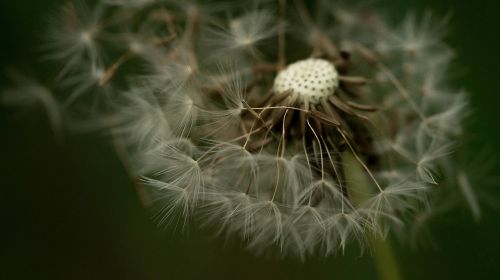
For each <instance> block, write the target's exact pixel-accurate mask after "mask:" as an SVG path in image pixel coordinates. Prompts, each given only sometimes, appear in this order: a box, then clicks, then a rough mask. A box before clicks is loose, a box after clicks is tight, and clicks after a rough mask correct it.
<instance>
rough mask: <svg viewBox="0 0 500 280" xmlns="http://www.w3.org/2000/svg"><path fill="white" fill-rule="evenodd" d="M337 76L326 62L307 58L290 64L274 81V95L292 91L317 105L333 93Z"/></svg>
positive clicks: (337, 84) (337, 79) (331, 65)
mask: <svg viewBox="0 0 500 280" xmlns="http://www.w3.org/2000/svg"><path fill="white" fill-rule="evenodd" d="M338 86H339V75H338V72H337V69H336V68H335V66H334V65H333V64H332V63H330V62H329V61H327V60H324V59H316V58H308V59H304V60H299V61H297V62H295V63H292V64H290V65H289V66H288V67H287V68H285V69H284V70H282V71H281V72H279V73H278V75H277V76H276V79H275V80H274V86H273V90H274V92H275V93H282V92H285V91H292V92H294V93H297V94H298V95H299V97H300V98H301V99H303V98H304V97H308V98H309V100H310V102H311V103H319V100H320V99H321V98H323V97H328V96H330V95H333V94H334V93H335V90H336V88H337V87H338Z"/></svg>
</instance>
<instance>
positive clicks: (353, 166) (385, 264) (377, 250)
mask: <svg viewBox="0 0 500 280" xmlns="http://www.w3.org/2000/svg"><path fill="white" fill-rule="evenodd" d="M342 160H343V162H344V164H345V166H348V167H349V168H346V169H344V172H345V177H346V182H349V187H348V190H349V195H350V198H351V201H352V203H353V205H355V206H356V205H360V204H361V203H363V202H364V201H366V200H367V199H368V198H370V197H371V195H372V194H373V193H374V192H377V191H378V189H377V188H374V187H373V186H372V185H371V184H370V181H369V179H368V177H367V175H366V172H365V170H364V169H363V167H362V165H361V163H360V162H359V161H358V159H356V157H355V156H354V155H353V154H352V153H351V152H344V153H343V155H342ZM368 240H369V241H370V244H371V246H372V249H373V259H374V262H375V266H376V269H377V271H378V275H379V279H381V280H401V279H402V277H401V273H400V271H399V267H398V263H397V260H396V256H395V254H394V251H393V250H392V246H391V243H390V240H389V238H387V239H385V240H383V239H381V238H380V237H378V236H375V235H374V234H369V236H368Z"/></svg>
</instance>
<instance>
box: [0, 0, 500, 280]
mask: <svg viewBox="0 0 500 280" xmlns="http://www.w3.org/2000/svg"><path fill="white" fill-rule="evenodd" d="M62 2H63V1H60V0H15V1H7V0H2V1H0V32H1V34H0V83H1V84H0V88H5V87H6V86H7V85H8V79H7V78H6V76H5V75H4V74H5V73H6V72H8V71H10V70H13V69H14V70H19V71H22V72H23V73H27V74H28V75H33V76H35V77H36V76H38V77H40V75H39V74H37V73H42V75H41V77H42V78H43V72H44V71H43V69H44V67H46V65H44V62H43V61H42V60H40V59H39V57H40V48H39V45H40V43H41V40H42V34H43V32H44V29H45V23H46V19H47V18H48V17H49V16H50V15H51V12H52V11H54V10H55V9H56V8H57V7H58V6H59V5H60V4H61V3H62ZM375 4H376V5H377V6H380V7H382V8H383V9H384V10H385V11H386V12H387V14H386V15H387V17H389V18H390V19H392V20H394V21H395V22H397V21H398V20H399V19H401V18H402V17H403V15H404V14H405V13H406V12H407V11H409V10H414V11H417V12H423V11H425V10H426V9H428V10H431V11H434V12H435V13H436V14H437V15H446V14H447V13H448V12H452V14H453V17H452V22H451V24H450V34H449V36H448V38H447V41H448V42H449V44H451V45H452V46H453V47H454V48H455V49H456V51H457V53H458V59H457V61H456V65H457V68H456V69H453V70H454V72H456V73H453V74H456V75H457V76H456V77H457V78H456V79H455V84H454V86H456V87H463V88H465V89H467V90H468V91H469V92H470V93H471V95H470V98H471V103H472V107H473V110H474V114H473V119H472V121H471V122H469V124H468V125H467V128H466V129H467V135H468V137H470V139H471V140H470V141H468V144H467V146H466V149H467V150H468V152H469V153H470V154H474V153H476V152H477V153H479V152H483V151H484V150H485V149H486V150H487V151H489V156H490V157H491V158H493V159H498V158H499V155H500V145H499V143H500V125H499V122H500V115H499V112H500V110H499V106H500V87H499V85H500V33H499V29H500V20H499V17H498V15H499V14H500V1H497V0H477V1H466V0H439V1H436V0H418V1H417V0H405V1H401V0H379V1H376V2H375ZM0 106H1V105H0ZM497 162H498V161H497ZM0 165H1V166H0V178H1V180H0V182H1V183H0V190H1V195H0V201H1V209H2V210H1V212H0V213H1V214H0V215H1V216H0V217H1V220H0V225H1V226H0V232H1V235H0V236H1V237H2V242H1V245H0V248H1V249H0V258H1V259H0V265H1V267H0V279H263V280H264V279H273V280H278V279H377V274H376V270H375V267H374V265H373V261H372V258H371V256H370V255H369V254H365V255H363V256H360V255H359V254H357V252H350V251H348V252H346V254H345V255H342V254H339V255H338V256H332V257H329V258H327V259H316V260H309V261H307V262H305V263H299V262H297V261H294V260H266V259H262V258H256V257H253V256H252V255H251V254H247V253H245V252H244V251H241V250H240V249H239V248H238V246H237V244H233V243H231V242H224V241H223V240H217V239H215V240H213V239H211V238H208V237H207V235H206V234H205V233H200V232H197V231H196V230H190V231H189V234H186V233H179V232H175V231H172V230H171V229H158V228H157V227H156V226H155V225H154V224H153V223H152V222H151V218H150V217H151V215H150V214H151V213H149V212H148V211H147V210H145V209H144V208H143V207H142V206H141V204H140V202H139V200H138V198H137V195H136V191H135V189H134V186H133V184H132V183H131V180H130V179H129V178H128V176H127V174H126V172H125V169H124V168H123V166H122V164H121V162H120V160H119V159H118V158H117V156H116V155H115V154H114V152H113V148H112V147H111V146H110V145H109V144H108V143H107V142H106V141H105V139H104V137H102V136H101V135H97V134H92V135H73V136H69V137H66V139H65V142H64V144H63V145H60V144H57V143H56V142H55V141H54V135H53V133H52V131H51V129H50V127H49V125H48V121H47V118H46V116H45V114H44V112H43V109H42V108H38V107H35V108H32V109H31V110H24V109H19V108H8V107H4V106H2V107H0ZM476 168H477V169H478V170H480V169H482V168H491V169H492V170H493V172H492V174H491V176H492V178H494V177H493V176H494V175H496V174H494V173H495V171H500V166H477V167H476ZM497 174H500V172H497ZM486 179H490V178H485V180H486ZM499 185H500V182H499ZM477 187H478V188H480V189H481V188H482V189H483V190H484V191H485V193H488V194H489V195H488V197H489V198H490V199H489V200H490V201H498V202H499V203H500V195H499V193H500V192H499V189H500V186H499V188H496V189H495V188H490V189H485V188H486V186H481V185H478V186H477ZM483 210H484V213H483V218H482V220H481V222H480V223H474V222H473V219H472V218H471V216H470V214H469V213H468V212H467V211H466V210H465V209H464V210H459V211H456V212H454V213H452V214H450V215H447V216H443V218H441V219H439V220H438V221H435V222H434V223H433V225H432V232H433V233H434V240H435V243H436V244H437V245H438V246H437V248H428V249H425V248H424V249H420V250H416V251H415V250H411V249H409V248H408V247H403V246H397V247H396V248H395V249H396V254H397V259H398V262H399V264H400V266H401V271H402V274H403V277H404V279H429V280H430V279H500V219H499V218H500V215H499V214H500V210H499V209H498V208H496V209H495V207H494V205H491V203H489V206H486V204H485V205H484V207H483Z"/></svg>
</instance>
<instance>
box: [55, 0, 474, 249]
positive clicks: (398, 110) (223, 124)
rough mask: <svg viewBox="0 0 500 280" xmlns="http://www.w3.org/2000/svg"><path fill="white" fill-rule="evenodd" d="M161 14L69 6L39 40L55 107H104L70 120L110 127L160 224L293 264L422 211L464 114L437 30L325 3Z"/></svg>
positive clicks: (109, 5) (190, 8) (115, 0)
mask: <svg viewBox="0 0 500 280" xmlns="http://www.w3.org/2000/svg"><path fill="white" fill-rule="evenodd" d="M174 2H175V1H168V0H165V1H147V0H138V1H132V0H128V1H124V0H106V1H101V2H100V3H99V4H97V6H96V7H95V8H94V10H93V11H87V9H83V7H84V6H82V8H79V6H75V5H70V6H68V7H67V8H65V9H63V20H64V21H69V22H66V24H65V25H63V26H64V27H61V25H57V27H56V28H55V29H52V31H51V33H50V34H51V35H50V38H51V39H50V42H51V44H50V47H51V50H53V51H52V52H51V54H50V58H52V59H55V60H59V61H60V62H61V63H62V65H63V67H62V70H61V74H60V77H61V85H62V86H64V87H65V88H66V89H67V88H69V89H70V92H73V94H72V95H70V97H69V101H70V102H71V103H73V102H75V103H78V100H79V99H92V98H93V96H95V95H101V96H107V97H106V101H105V102H104V103H100V105H99V106H97V107H91V106H90V105H87V107H85V106H83V108H86V109H87V110H88V111H89V112H90V111H92V115H93V116H100V115H102V116H110V115H111V116H112V117H111V119H112V120H113V121H110V122H108V123H107V127H108V128H109V129H110V131H111V134H112V135H113V138H114V140H115V141H118V142H120V143H121V144H122V145H123V146H124V147H125V149H124V150H125V152H126V154H127V159H126V160H128V161H129V165H130V166H131V167H132V170H130V171H131V172H132V173H133V175H134V176H137V177H138V178H140V179H139V181H140V183H141V184H142V185H144V186H145V187H146V188H148V190H150V198H149V199H150V202H151V204H152V205H153V206H154V207H155V209H159V210H158V212H157V215H156V217H157V218H158V221H159V223H160V224H171V223H172V221H182V223H188V222H194V223H195V224H197V225H200V226H202V227H210V228H215V229H216V232H217V233H218V234H225V235H228V236H239V237H240V238H241V240H242V242H243V243H244V244H246V245H247V246H248V248H250V249H251V250H253V251H254V252H257V253H267V252H269V251H273V250H274V251H277V252H279V253H280V254H283V255H285V254H291V255H296V256H299V257H301V258H305V257H307V256H309V255H330V254H335V253H336V252H338V251H342V250H344V248H346V246H348V244H350V243H358V244H360V245H361V246H363V245H365V244H366V243H367V242H368V239H369V238H370V237H371V236H385V234H386V233H387V231H390V230H391V229H392V228H394V229H396V228H401V227H402V226H404V225H407V224H412V223H413V222H414V221H416V218H412V217H415V216H416V215H417V214H418V211H419V210H420V209H423V208H425V209H428V208H426V206H427V205H428V203H429V201H432V199H431V200H429V196H431V195H432V193H430V192H429V188H430V186H432V188H434V187H435V186H437V187H439V186H440V184H441V182H442V179H445V178H443V177H444V176H442V175H443V174H442V171H443V170H445V169H449V167H450V166H453V162H452V160H451V159H450V158H449V154H451V152H452V150H453V149H452V148H453V147H454V142H455V140H456V139H459V137H460V136H461V134H462V132H463V131H462V129H461V123H462V120H463V119H464V117H466V115H467V98H466V95H465V94H464V93H463V92H462V91H456V93H455V92H454V90H453V89H451V88H450V87H449V86H447V85H446V84H447V81H446V79H447V72H448V65H449V63H450V62H451V58H452V57H453V52H452V51H451V50H450V48H449V47H447V46H446V44H444V43H443V41H442V37H443V35H444V28H443V27H444V25H443V24H444V21H443V22H439V21H438V22H436V21H434V20H433V18H432V17H431V16H430V14H425V16H424V17H423V19H419V18H418V17H417V16H416V15H415V14H410V15H409V16H408V17H407V19H406V20H404V21H403V23H402V24H400V25H399V26H400V27H395V26H392V25H391V24H388V23H387V22H385V21H384V19H383V18H381V17H380V16H379V14H378V13H377V11H374V10H370V9H369V8H363V9H359V8H356V7H352V6H351V5H350V4H349V3H341V5H340V4H339V5H332V4H331V3H330V2H328V1H318V3H314V4H312V5H311V6H316V8H317V9H316V11H317V12H316V14H311V13H310V10H311V9H310V7H308V6H306V5H304V4H303V3H301V1H295V3H294V5H292V4H290V3H287V1H277V4H275V3H274V2H272V3H271V2H270V1H248V2H249V4H248V5H246V6H245V7H243V8H242V7H238V6H237V5H227V4H220V3H219V4H217V5H214V6H210V5H209V4H207V3H204V4H203V5H201V4H198V3H197V2H196V1H187V2H185V3H182V4H179V3H174ZM82 13H85V15H83V16H82ZM82 17H83V19H82ZM104 58H105V59H104ZM101 65H102V67H101ZM80 69H84V72H85V73H84V74H83V76H82V75H80V74H78V71H79V70H80ZM85 75H86V76H85ZM106 89H107V90H106ZM104 91H106V92H108V94H102V93H103V92H104ZM77 97H78V98H77ZM65 99H66V101H67V100H68V98H65ZM87 101H88V100H87ZM83 104H88V103H85V102H83ZM81 108H82V107H81ZM457 180H458V183H459V185H460V187H461V189H462V191H463V192H464V194H465V195H466V197H467V200H468V202H469V204H470V207H471V209H472V211H473V213H474V216H476V217H477V216H479V206H478V205H477V202H476V200H475V196H474V193H473V192H472V188H471V186H470V183H469V181H468V180H467V178H466V177H465V175H464V174H462V173H459V174H458V177H457Z"/></svg>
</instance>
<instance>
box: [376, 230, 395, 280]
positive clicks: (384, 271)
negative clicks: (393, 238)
mask: <svg viewBox="0 0 500 280" xmlns="http://www.w3.org/2000/svg"><path fill="white" fill-rule="evenodd" d="M370 243H371V244H372V247H373V259H374V261H375V266H376V268H377V271H378V274H379V278H380V279H382V280H400V279H402V278H401V273H400V272H399V267H398V264H397V261H396V256H395V254H394V251H393V250H392V246H391V243H390V240H389V239H388V238H387V239H386V240H382V239H380V238H379V237H376V236H371V237H370Z"/></svg>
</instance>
